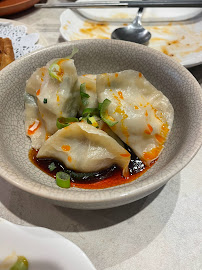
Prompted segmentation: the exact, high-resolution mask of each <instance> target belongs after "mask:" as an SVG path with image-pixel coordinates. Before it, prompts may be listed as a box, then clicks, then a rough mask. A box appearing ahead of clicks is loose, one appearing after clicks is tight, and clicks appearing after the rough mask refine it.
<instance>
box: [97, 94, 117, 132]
mask: <svg viewBox="0 0 202 270" xmlns="http://www.w3.org/2000/svg"><path fill="white" fill-rule="evenodd" d="M110 103H111V101H110V100H109V99H107V98H106V99H105V100H104V101H103V103H102V104H101V106H100V117H101V118H102V120H103V121H104V122H105V123H106V124H107V125H108V126H110V127H112V126H114V125H116V124H117V123H118V122H116V121H114V119H113V118H112V117H111V116H110V115H109V114H108V106H109V104H110Z"/></svg>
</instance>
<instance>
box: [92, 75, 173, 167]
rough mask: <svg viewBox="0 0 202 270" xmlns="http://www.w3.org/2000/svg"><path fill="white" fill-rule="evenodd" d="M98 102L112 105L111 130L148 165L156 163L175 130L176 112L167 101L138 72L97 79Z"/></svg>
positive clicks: (103, 76) (110, 110)
mask: <svg viewBox="0 0 202 270" xmlns="http://www.w3.org/2000/svg"><path fill="white" fill-rule="evenodd" d="M96 90H97V95H98V101H99V102H103V101H104V100H105V99H109V100H110V101H111V103H110V105H109V107H108V117H109V119H111V120H114V121H118V123H117V124H115V125H114V126H112V127H111V129H112V130H113V132H114V133H116V134H117V135H118V136H119V137H120V138H121V139H122V141H124V142H125V143H126V144H127V145H129V146H130V147H131V148H132V149H133V151H134V152H135V154H136V155H137V156H138V157H139V158H140V159H141V160H142V161H143V162H144V163H145V164H146V165H150V163H151V162H152V161H153V160H155V159H157V158H158V156H159V155H160V153H161V151H162V150H163V147H164V143H165V141H166V140H167V138H168V135H169V132H170V130H171V127H172V123H173V118H174V110H173V107H172V105H171V103H170V102H169V100H168V98H167V97H165V96H164V95H163V93H162V92H160V91H158V90H157V89H156V88H155V87H154V86H153V85H152V84H151V83H150V82H149V81H147V80H146V78H145V77H144V76H143V75H142V74H141V73H140V72H137V71H134V70H125V71H122V72H117V73H109V74H107V73H105V74H101V75H97V84H96Z"/></svg>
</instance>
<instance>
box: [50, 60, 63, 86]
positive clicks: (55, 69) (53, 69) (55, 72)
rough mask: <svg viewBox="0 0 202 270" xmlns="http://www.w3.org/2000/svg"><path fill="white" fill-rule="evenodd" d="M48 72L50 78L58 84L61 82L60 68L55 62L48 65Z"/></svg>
mask: <svg viewBox="0 0 202 270" xmlns="http://www.w3.org/2000/svg"><path fill="white" fill-rule="evenodd" d="M48 72H49V75H50V76H51V77H52V78H55V79H56V80H58V81H59V82H62V77H61V76H60V75H61V73H62V70H61V67H60V66H59V65H58V64H57V62H54V63H53V64H52V65H50V67H49V69H48Z"/></svg>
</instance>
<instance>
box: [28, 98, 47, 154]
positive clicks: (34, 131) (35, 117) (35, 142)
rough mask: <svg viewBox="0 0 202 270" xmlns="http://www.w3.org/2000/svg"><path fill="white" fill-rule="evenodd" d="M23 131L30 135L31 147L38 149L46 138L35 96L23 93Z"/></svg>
mask: <svg viewBox="0 0 202 270" xmlns="http://www.w3.org/2000/svg"><path fill="white" fill-rule="evenodd" d="M24 99H25V111H24V115H25V131H26V135H27V136H29V137H30V139H31V142H32V147H33V148H34V149H39V148H40V147H41V146H42V144H43V143H44V142H45V140H46V130H45V125H44V122H43V120H42V118H41V116H40V113H39V110H38V106H37V104H36V101H35V98H34V97H33V96H31V95H29V94H27V93H25V97H24Z"/></svg>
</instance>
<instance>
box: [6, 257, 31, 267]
mask: <svg viewBox="0 0 202 270" xmlns="http://www.w3.org/2000/svg"><path fill="white" fill-rule="evenodd" d="M28 266H29V263H28V261H27V259H26V258H25V257H24V256H18V259H17V261H16V263H15V264H14V265H13V266H12V267H11V268H10V270H28Z"/></svg>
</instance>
